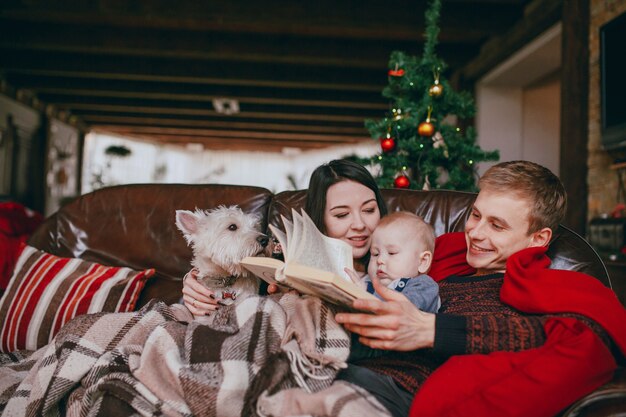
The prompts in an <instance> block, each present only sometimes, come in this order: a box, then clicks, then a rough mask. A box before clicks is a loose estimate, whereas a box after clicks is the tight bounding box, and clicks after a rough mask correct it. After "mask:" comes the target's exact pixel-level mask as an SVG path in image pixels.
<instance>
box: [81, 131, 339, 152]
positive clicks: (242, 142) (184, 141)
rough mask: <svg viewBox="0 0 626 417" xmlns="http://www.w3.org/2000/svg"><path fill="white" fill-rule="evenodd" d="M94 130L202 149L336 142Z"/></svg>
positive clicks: (276, 149) (265, 148)
mask: <svg viewBox="0 0 626 417" xmlns="http://www.w3.org/2000/svg"><path fill="white" fill-rule="evenodd" d="M93 131H94V132H98V133H104V134H113V135H120V136H124V137H131V138H135V139H139V140H142V141H145V142H150V143H158V144H160V145H163V144H165V145H172V146H180V147H182V148H185V147H187V145H188V144H190V143H191V144H200V145H202V147H203V148H204V149H211V150H229V151H262V152H281V151H282V150H283V149H284V148H295V147H297V148H299V149H302V150H313V149H323V148H327V147H330V146H334V145H336V144H331V143H321V142H299V143H297V144H294V143H292V142H290V141H283V140H256V139H237V138H229V139H226V140H225V139H224V138H216V137H197V136H195V137H187V136H161V135H143V134H141V133H129V132H118V131H116V130H114V129H109V128H108V127H107V126H104V127H102V126H96V127H95V128H94V130H93Z"/></svg>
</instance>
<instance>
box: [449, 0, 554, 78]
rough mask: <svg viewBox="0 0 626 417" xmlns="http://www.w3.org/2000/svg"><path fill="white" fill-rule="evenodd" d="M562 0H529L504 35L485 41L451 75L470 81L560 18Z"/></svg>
mask: <svg viewBox="0 0 626 417" xmlns="http://www.w3.org/2000/svg"><path fill="white" fill-rule="evenodd" d="M562 14H563V0H533V1H532V2H531V3H530V4H528V6H527V7H526V14H525V16H524V18H523V19H521V20H520V21H519V22H518V23H516V24H515V25H514V26H513V27H511V29H510V30H508V31H507V32H505V33H504V34H502V35H500V36H497V37H494V38H492V39H490V40H489V41H487V42H486V43H485V44H484V45H483V46H482V48H481V51H480V54H479V55H478V56H477V57H476V58H474V59H473V60H471V61H470V62H469V63H468V64H466V65H465V66H464V67H463V68H461V69H459V70H458V71H457V74H455V75H453V77H452V78H457V77H458V78H459V79H460V80H462V82H464V83H473V82H474V81H476V80H478V79H479V78H480V77H482V76H483V75H485V74H486V73H487V72H489V71H490V70H491V69H493V68H495V67H496V66H497V65H498V64H499V63H501V62H503V61H505V60H506V59H507V58H508V57H510V56H511V55H513V54H514V53H515V52H517V51H518V50H519V49H520V48H522V47H523V46H524V45H526V44H528V43H529V42H530V41H532V40H533V39H535V38H536V37H537V36H539V35H541V34H542V33H543V32H545V31H546V30H548V29H549V28H550V27H552V26H553V25H555V24H556V23H558V22H559V21H560V20H561V16H562Z"/></svg>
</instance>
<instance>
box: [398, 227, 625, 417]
mask: <svg viewBox="0 0 626 417" xmlns="http://www.w3.org/2000/svg"><path fill="white" fill-rule="evenodd" d="M545 251H546V248H529V249H525V250H523V251H520V252H518V253H516V254H515V255H513V256H511V257H510V258H509V260H508V262H507V266H506V273H505V277H504V284H503V285H502V288H501V290H500V300H501V301H502V302H503V303H505V304H507V305H509V306H511V307H513V308H515V309H517V310H520V311H522V312H525V313H528V314H567V313H575V314H580V315H583V316H585V317H588V318H589V319H591V320H593V321H595V322H596V323H598V324H599V325H600V326H601V327H602V328H603V329H604V330H605V331H606V332H607V334H608V335H609V336H610V337H611V338H612V340H613V341H614V342H615V344H616V346H617V347H618V348H619V350H620V351H621V352H622V354H623V355H624V354H626V325H624V323H626V310H625V309H624V307H623V306H622V305H621V303H620V302H619V300H618V299H617V297H616V296H615V293H613V291H611V290H610V289H608V288H606V287H604V285H602V283H601V282H600V281H598V280H597V279H595V278H593V277H590V276H588V275H586V274H582V273H579V272H574V271H562V270H552V269H548V268H549V266H550V259H549V258H548V257H547V256H546V255H545ZM435 253H436V260H439V261H440V262H438V263H436V264H435V265H433V270H431V275H432V276H433V278H435V279H436V280H441V279H443V278H445V277H447V276H448V275H462V274H464V273H465V274H467V273H471V269H470V268H469V267H468V266H467V264H466V263H465V253H466V246H465V239H464V236H463V234H462V233H450V234H447V235H444V236H441V237H440V238H439V239H438V242H437V247H436V250H435ZM544 331H545V333H546V337H547V339H546V342H545V344H544V345H543V346H541V347H538V348H534V349H528V350H524V351H520V352H493V353H490V354H487V355H480V354H472V355H459V356H453V357H452V358H450V359H449V360H448V361H447V362H446V363H445V364H443V365H442V366H441V367H439V368H438V369H437V370H436V371H435V372H434V373H433V374H432V375H430V377H429V378H428V379H427V380H426V381H425V383H424V384H423V385H422V387H421V388H420V390H419V391H418V393H417V395H416V396H415V399H414V402H413V405H412V407H411V413H410V415H411V416H416V417H417V416H420V417H428V416H528V415H532V416H553V415H555V414H556V413H558V412H559V411H561V410H562V409H563V408H565V407H566V406H568V405H569V404H571V403H572V402H574V401H576V400H577V399H579V398H581V397H582V396H584V395H586V394H588V393H590V392H592V391H594V390H595V389H596V388H598V387H599V386H601V385H603V384H604V383H606V382H608V381H609V380H610V379H611V378H612V376H613V372H614V370H615V369H616V367H617V365H616V362H615V360H614V358H613V355H612V354H611V352H610V351H609V349H608V348H607V346H606V345H605V344H604V343H603V342H602V341H601V339H600V338H599V337H598V335H597V334H596V333H594V332H593V331H592V330H591V329H590V328H589V327H588V326H586V325H585V324H583V323H582V322H581V321H580V320H576V319H574V318H570V317H557V318H551V319H549V320H547V321H546V323H545V325H544Z"/></svg>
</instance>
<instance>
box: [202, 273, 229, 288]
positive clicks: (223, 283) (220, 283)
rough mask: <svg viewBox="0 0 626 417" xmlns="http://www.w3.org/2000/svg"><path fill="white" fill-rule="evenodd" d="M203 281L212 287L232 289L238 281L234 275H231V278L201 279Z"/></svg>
mask: <svg viewBox="0 0 626 417" xmlns="http://www.w3.org/2000/svg"><path fill="white" fill-rule="evenodd" d="M201 279H202V282H204V283H205V284H207V285H209V286H211V287H230V286H231V285H233V284H234V283H235V280H237V277H236V276H234V275H231V276H229V277H224V278H201ZM199 280H200V279H199Z"/></svg>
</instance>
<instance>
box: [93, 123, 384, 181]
mask: <svg viewBox="0 0 626 417" xmlns="http://www.w3.org/2000/svg"><path fill="white" fill-rule="evenodd" d="M111 145H123V146H126V147H127V148H128V149H130V150H131V155H130V156H128V157H124V158H121V157H108V156H106V155H105V150H106V148H107V147H109V146H111ZM379 151H380V146H379V144H378V143H377V142H376V141H373V140H372V141H371V143H369V142H367V143H365V144H362V145H354V146H337V147H332V148H327V149H323V150H315V151H306V152H297V151H294V150H292V151H290V152H284V153H269V152H227V151H210V150H202V149H194V148H191V149H188V148H184V147H177V146H163V145H157V144H154V143H148V142H142V141H136V140H131V139H126V138H121V137H117V136H111V135H106V134H101V133H90V134H88V135H87V136H86V137H85V153H84V163H83V181H82V184H83V185H82V190H81V192H82V193H86V192H89V191H92V190H93V189H95V188H99V187H98V186H97V184H95V183H94V181H93V180H94V178H95V176H96V175H101V177H102V181H103V182H104V183H105V185H117V184H129V183H153V182H158V183H186V184H208V183H212V184H240V185H254V186H259V187H264V188H267V189H269V190H271V191H273V192H279V191H283V190H292V189H294V188H297V189H302V188H306V187H307V186H308V181H309V176H310V175H311V172H312V171H313V170H314V169H315V168H316V167H317V166H318V165H320V164H321V163H323V162H327V161H329V160H331V159H336V158H341V157H343V156H347V155H351V154H357V155H359V156H369V155H374V154H375V153H377V152H379ZM288 177H291V178H292V179H293V183H295V184H293V183H292V182H291V181H290V180H289V178H288Z"/></svg>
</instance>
